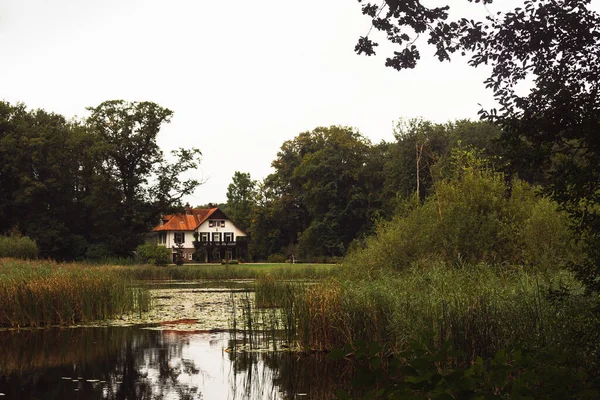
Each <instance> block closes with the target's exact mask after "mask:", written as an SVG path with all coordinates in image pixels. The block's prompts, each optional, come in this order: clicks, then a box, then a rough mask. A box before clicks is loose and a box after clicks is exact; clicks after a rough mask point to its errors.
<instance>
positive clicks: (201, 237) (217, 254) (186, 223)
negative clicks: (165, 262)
mask: <svg viewBox="0 0 600 400" xmlns="http://www.w3.org/2000/svg"><path fill="white" fill-rule="evenodd" d="M153 231H154V232H156V233H157V238H158V244H160V245H162V246H165V247H167V248H170V249H172V252H173V260H175V255H176V254H177V251H178V250H179V246H181V251H182V255H183V259H184V262H221V261H222V260H231V259H242V258H245V257H247V251H248V246H247V240H246V239H247V236H248V235H247V234H246V232H244V230H242V229H241V228H239V227H238V226H237V225H236V224H235V223H234V222H233V221H232V220H231V219H229V217H227V215H225V213H223V211H221V210H220V209H219V208H218V207H214V208H194V209H192V208H190V207H189V206H187V207H186V213H185V214H171V215H165V216H163V218H162V220H161V223H160V224H159V225H158V226H157V227H155V228H154V229H153Z"/></svg>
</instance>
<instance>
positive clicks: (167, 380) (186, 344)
mask: <svg viewBox="0 0 600 400" xmlns="http://www.w3.org/2000/svg"><path fill="white" fill-rule="evenodd" d="M242 342H243V341H242ZM239 345H241V342H240V343H238V342H236V341H235V340H229V342H227V340H226V337H225V334H223V333H221V334H210V333H205V334H192V333H175V332H164V331H153V330H145V329H140V328H77V329H65V330H60V329H48V330H40V331H29V332H18V333H17V332H10V333H9V332H0V346H1V349H2V350H1V353H0V393H3V394H5V396H4V397H3V398H6V399H39V398H42V399H44V400H49V399H66V400H71V399H90V400H96V399H98V400H100V399H103V400H134V399H136V400H137V399H159V400H160V399H184V400H198V399H202V398H203V395H204V396H206V397H208V398H211V399H212V398H229V399H235V400H237V399H249V400H250V399H251V400H255V399H283V398H294V397H295V396H296V394H306V395H307V398H310V399H325V398H332V397H334V392H335V390H336V389H337V388H338V387H343V386H344V384H343V383H340V382H347V381H348V379H349V377H350V375H351V371H350V370H349V369H348V367H347V366H346V365H345V364H344V363H341V362H335V363H334V362H331V361H328V360H326V359H325V357H324V355H323V354H310V355H299V354H296V353H292V352H272V351H269V352H257V351H235V349H236V348H238V349H239ZM226 347H228V348H230V349H233V350H234V351H231V352H225V350H224V349H225V348H226ZM256 348H261V346H256V347H255V349H256ZM243 349H244V347H242V350H243ZM208 393H210V394H208Z"/></svg>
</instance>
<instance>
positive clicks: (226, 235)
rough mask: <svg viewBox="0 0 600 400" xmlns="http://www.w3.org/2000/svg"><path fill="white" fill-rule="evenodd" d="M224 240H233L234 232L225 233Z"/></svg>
mask: <svg viewBox="0 0 600 400" xmlns="http://www.w3.org/2000/svg"><path fill="white" fill-rule="evenodd" d="M223 241H225V242H233V232H225V233H224V234H223Z"/></svg>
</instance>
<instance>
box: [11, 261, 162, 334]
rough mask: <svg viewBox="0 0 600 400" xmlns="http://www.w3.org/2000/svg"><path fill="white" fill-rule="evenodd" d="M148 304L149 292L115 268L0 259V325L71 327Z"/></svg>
mask: <svg viewBox="0 0 600 400" xmlns="http://www.w3.org/2000/svg"><path fill="white" fill-rule="evenodd" d="M149 307H150V296H149V294H148V292H147V291H146V290H145V289H142V288H135V287H133V286H132V280H131V279H129V278H127V277H125V276H124V275H123V274H122V273H121V272H120V271H119V270H118V269H116V268H103V269H96V268H89V267H87V266H84V265H81V264H58V263H54V262H50V261H20V260H14V259H0V327H11V328H22V327H41V326H53V325H72V324H78V323H83V322H90V321H95V320H103V319H110V318H114V317H117V316H120V315H123V314H126V313H131V312H142V311H145V310H148V309H149Z"/></svg>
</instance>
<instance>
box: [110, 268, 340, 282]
mask: <svg viewBox="0 0 600 400" xmlns="http://www.w3.org/2000/svg"><path fill="white" fill-rule="evenodd" d="M120 269H121V273H123V274H124V275H126V276H128V277H130V278H131V279H135V280H139V281H147V280H201V279H214V280H225V279H256V278H260V277H262V276H267V275H270V276H274V277H277V278H280V279H320V278H324V277H326V276H329V275H331V270H332V269H331V268H329V267H328V266H321V267H315V266H314V265H286V266H280V267H274V268H271V267H269V268H255V267H253V266H252V265H178V266H168V267H164V268H162V267H156V266H151V265H138V266H131V267H129V266H126V267H122V268H120Z"/></svg>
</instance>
